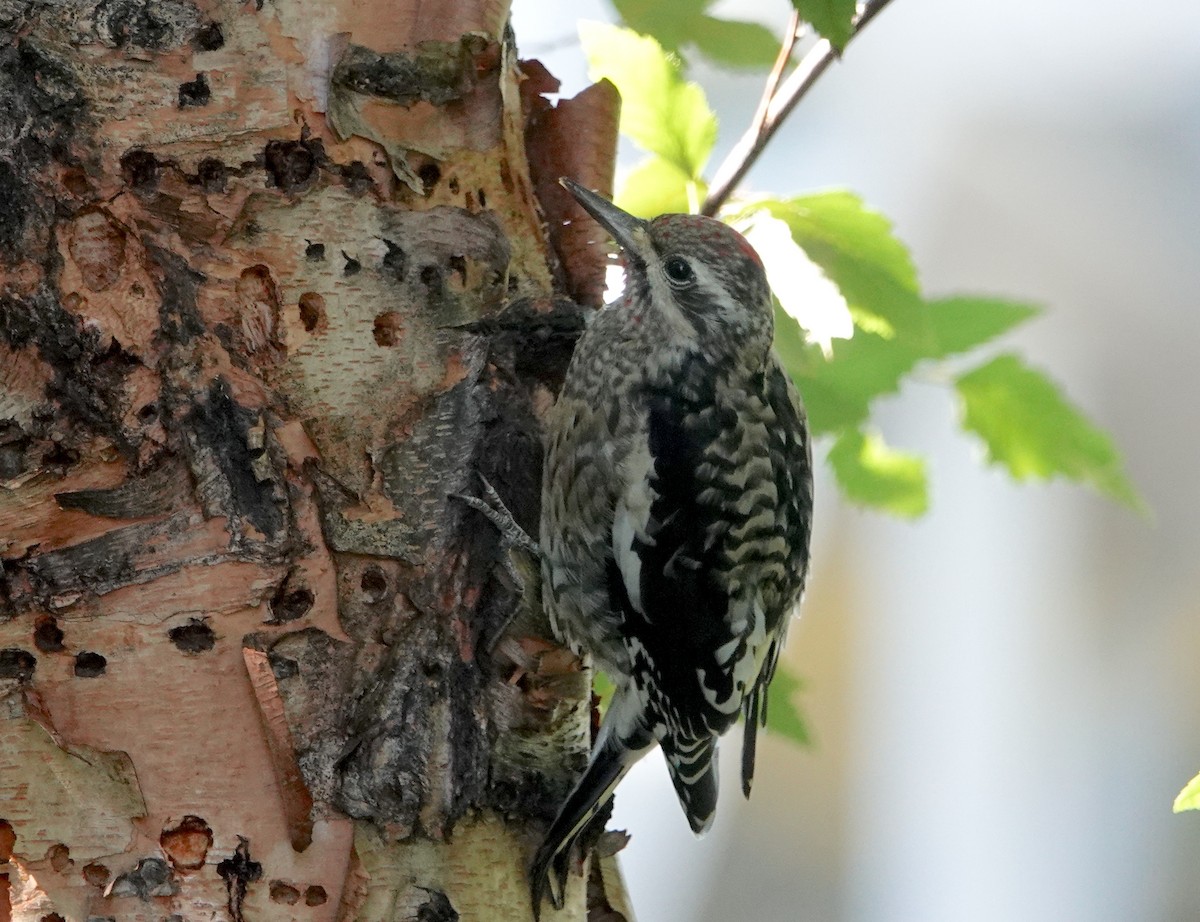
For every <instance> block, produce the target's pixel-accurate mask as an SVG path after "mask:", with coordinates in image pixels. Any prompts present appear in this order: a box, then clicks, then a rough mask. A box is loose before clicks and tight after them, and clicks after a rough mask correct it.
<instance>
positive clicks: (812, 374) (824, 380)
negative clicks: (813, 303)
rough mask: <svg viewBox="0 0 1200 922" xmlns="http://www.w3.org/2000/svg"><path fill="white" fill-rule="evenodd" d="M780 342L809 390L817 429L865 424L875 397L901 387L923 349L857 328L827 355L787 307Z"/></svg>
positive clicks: (787, 363)
mask: <svg viewBox="0 0 1200 922" xmlns="http://www.w3.org/2000/svg"><path fill="white" fill-rule="evenodd" d="M775 348H776V351H777V352H778V353H779V357H780V360H781V361H782V362H783V364H784V367H785V368H786V369H787V370H788V372H789V373H790V374H791V376H792V378H793V379H794V380H795V381H796V386H797V387H799V388H800V393H801V394H802V395H803V396H804V403H805V406H806V407H807V408H808V423H809V426H810V427H811V428H812V431H813V434H814V435H823V434H826V433H831V432H833V433H840V432H842V431H844V430H846V429H855V428H858V427H859V426H861V425H862V424H863V423H864V422H865V421H866V419H867V416H868V415H869V413H870V408H871V401H872V400H874V399H875V398H876V397H879V396H881V395H883V394H889V393H891V392H893V391H895V390H896V389H897V388H899V386H900V379H901V378H903V377H904V375H905V374H907V373H908V372H909V371H911V370H912V368H913V366H914V365H916V364H917V362H918V361H920V359H921V358H922V356H923V355H924V353H923V352H922V351H921V350H919V349H916V348H914V347H913V346H911V345H909V344H907V343H905V342H902V341H900V340H897V339H884V338H883V337H882V336H877V335H875V334H874V333H864V332H863V331H862V330H855V332H854V336H853V337H852V338H851V339H835V340H833V343H832V346H831V354H830V356H829V357H828V358H826V357H825V356H824V355H823V354H822V352H821V350H820V348H819V347H817V346H816V345H813V344H810V343H806V342H805V341H804V334H803V333H802V332H801V330H800V325H799V324H798V323H796V321H795V320H794V319H793V318H792V317H791V316H789V315H788V314H786V313H785V312H784V311H783V310H782V308H776V310H775Z"/></svg>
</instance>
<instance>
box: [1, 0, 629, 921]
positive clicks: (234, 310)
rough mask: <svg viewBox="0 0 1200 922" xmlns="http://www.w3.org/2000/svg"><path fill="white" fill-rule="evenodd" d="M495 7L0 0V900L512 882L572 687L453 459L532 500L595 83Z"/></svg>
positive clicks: (116, 903) (607, 164)
mask: <svg viewBox="0 0 1200 922" xmlns="http://www.w3.org/2000/svg"><path fill="white" fill-rule="evenodd" d="M507 19H508V8H507V3H506V2H504V0H445V2H438V3H431V2H420V0H326V2H315V0H314V2H304V0H257V2H253V0H252V2H249V3H245V2H235V0H67V2H63V0H55V2H50V0H0V30H2V31H0V563H2V570H0V919H4V918H7V917H11V918H13V919H18V920H52V922H53V920H64V919H66V920H80V922H82V920H85V919H103V918H111V919H119V920H122V922H126V920H128V922H141V920H145V922H160V920H162V919H164V918H170V919H183V920H193V919H195V920H201V919H202V920H210V919H228V920H233V922H242V920H276V919H278V920H303V922H310V920H311V922H323V920H334V919H371V920H383V919H396V920H411V919H419V920H439V922H445V920H452V919H463V920H472V919H487V920H509V919H513V920H526V919H529V918H530V916H531V911H530V907H529V901H528V890H527V884H526V879H525V866H526V862H527V858H528V855H529V853H530V851H531V849H532V847H533V845H534V844H535V842H536V839H537V837H538V834H539V833H540V831H541V829H542V828H543V825H544V823H545V821H546V820H547V819H548V818H549V817H550V816H551V815H552V814H553V811H554V807H555V805H556V804H557V803H558V801H559V799H560V798H561V797H562V796H563V794H564V793H565V790H566V787H567V785H568V784H569V781H570V779H571V777H572V775H573V773H574V772H575V771H576V770H577V769H578V768H579V767H580V766H581V764H582V761H583V759H584V755H585V752H586V749H587V742H588V718H589V713H590V709H589V706H588V699H589V689H588V683H587V680H586V676H585V675H584V674H583V673H582V672H581V671H580V669H579V664H578V662H577V661H575V660H574V659H573V658H572V657H570V656H569V655H567V654H565V653H564V652H563V651H561V650H558V649H557V648H556V647H554V645H553V644H550V643H548V642H547V641H546V640H545V639H544V636H545V630H544V626H543V625H542V624H541V618H540V605H539V604H538V603H537V602H536V586H533V585H531V586H528V587H527V591H526V593H525V595H524V602H525V604H524V606H523V607H522V608H521V609H520V612H521V613H520V614H519V617H518V619H517V621H516V623H515V624H514V626H513V627H512V629H510V630H509V631H508V632H507V633H505V634H504V635H503V637H500V632H501V628H502V625H503V623H504V620H505V618H506V617H507V616H508V615H509V614H510V613H511V612H512V611H513V610H514V606H517V603H518V599H519V594H518V593H517V592H516V591H515V590H514V587H513V586H512V585H511V583H510V581H508V580H507V579H506V578H504V576H503V570H502V568H501V567H500V566H499V564H500V556H501V553H502V550H501V549H500V547H499V544H498V540H497V536H496V533H495V530H494V529H493V528H492V526H491V525H490V524H489V523H487V522H486V520H485V519H484V518H483V517H482V516H480V515H479V514H478V513H477V512H475V511H473V510H471V509H469V508H467V507H466V506H465V505H464V504H462V503H461V502H459V501H457V500H455V499H453V498H452V494H455V493H471V494H474V493H478V491H479V482H478V479H477V472H479V473H482V474H484V475H485V476H486V477H487V478H488V479H489V480H490V481H491V482H492V483H493V484H495V485H496V487H497V489H498V490H499V491H500V493H501V494H502V495H503V496H504V498H505V500H506V502H507V503H508V504H509V505H510V508H512V509H513V511H514V514H515V515H516V517H517V519H518V520H519V522H520V523H521V524H522V525H523V526H524V527H525V528H526V529H527V530H530V531H535V528H536V521H537V496H538V488H539V481H540V463H541V444H540V436H539V427H538V415H539V413H540V412H541V411H542V410H543V409H544V408H545V407H546V406H547V405H548V404H549V403H550V402H551V401H552V400H553V393H554V391H555V390H556V388H557V386H558V382H559V381H560V379H561V376H562V373H563V370H564V369H565V363H566V361H567V359H568V357H569V354H570V350H571V347H572V345H573V339H574V336H575V335H576V334H577V332H578V328H579V323H580V316H581V313H580V310H579V308H578V307H577V305H579V304H594V303H595V302H596V301H597V300H598V297H599V283H600V275H601V273H602V267H601V263H600V261H599V259H598V258H597V256H595V255H593V254H592V253H591V252H590V251H589V250H588V247H587V244H586V237H587V234H586V231H584V230H583V228H582V225H574V226H571V225H568V226H564V219H566V218H570V217H571V216H572V213H571V212H569V211H568V210H567V209H568V206H567V204H566V202H565V201H564V199H565V196H559V195H558V194H557V193H558V190H557V187H556V186H555V185H554V181H555V180H556V179H557V177H558V176H559V175H560V174H564V173H567V174H571V175H574V176H576V177H577V178H579V179H580V180H581V181H582V182H584V183H585V184H587V185H591V186H593V187H601V188H603V187H605V186H607V185H608V184H609V183H610V182H611V170H612V158H613V152H614V147H615V129H616V107H617V102H616V99H615V94H614V92H613V91H612V89H611V87H610V86H608V85H607V84H603V85H599V86H596V87H592V88H591V89H590V90H588V91H585V93H584V94H582V95H581V96H580V97H577V98H576V99H575V100H569V101H566V102H563V103H560V104H559V105H558V107H557V108H555V107H553V106H551V105H550V104H549V103H548V102H546V101H545V100H544V99H543V98H542V97H541V96H540V95H539V93H540V92H544V91H546V90H550V89H553V88H554V85H553V79H552V78H551V77H549V75H548V74H546V73H545V71H544V70H543V69H541V67H540V65H537V64H536V63H531V64H528V65H522V64H520V63H518V61H517V60H516V55H515V46H514V43H513V40H512V36H511V34H510V33H509V31H508V28H507ZM575 217H576V218H578V217H580V216H579V215H575ZM570 269H573V270H574V271H573V272H572V271H568V270H570ZM605 879H610V877H609V875H608V874H601V873H599V872H595V873H593V874H592V875H591V882H592V886H590V887H587V888H585V887H583V886H582V885H581V880H582V878H577V879H576V880H575V881H574V887H573V892H572V893H571V900H570V902H569V903H568V907H567V909H566V910H564V911H563V913H561V915H560V916H556V914H554V913H553V912H551V911H549V908H547V912H546V914H545V915H544V916H543V918H555V917H561V918H571V919H581V918H583V917H584V912H585V902H586V903H588V904H590V909H591V912H592V917H593V918H612V919H619V918H621V915H620V913H618V912H617V911H615V910H614V909H613V905H614V904H616V903H618V902H619V901H618V899H617V897H616V896H606V894H605V892H604V886H603V881H604V880H605ZM585 891H590V896H588V897H587V898H586V899H585ZM620 908H621V907H620V906H617V907H616V909H618V910H619V909H620ZM610 912H611V913H612V914H611V915H608V913H610Z"/></svg>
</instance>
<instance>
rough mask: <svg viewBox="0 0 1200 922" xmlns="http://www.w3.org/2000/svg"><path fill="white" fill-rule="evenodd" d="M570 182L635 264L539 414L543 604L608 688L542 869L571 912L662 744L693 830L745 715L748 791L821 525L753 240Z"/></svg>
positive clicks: (543, 850)
mask: <svg viewBox="0 0 1200 922" xmlns="http://www.w3.org/2000/svg"><path fill="white" fill-rule="evenodd" d="M560 183H561V184H562V185H563V186H564V187H565V188H566V189H567V191H568V192H570V194H571V195H572V196H573V197H574V198H575V200H576V201H577V202H578V203H579V204H580V205H581V206H582V208H583V209H584V210H585V211H586V212H587V213H588V214H590V215H591V216H592V217H593V218H594V219H595V220H596V221H597V222H598V223H599V224H600V225H601V226H602V227H603V228H604V229H605V230H607V231H608V233H609V234H611V236H612V237H613V239H614V240H615V241H616V243H617V244H618V245H619V246H620V247H621V249H622V250H623V251H624V261H625V269H626V283H625V289H624V293H623V295H622V296H621V297H620V298H618V299H617V300H616V301H614V302H613V303H611V304H609V305H607V306H605V307H603V308H602V309H600V310H599V311H598V312H596V313H595V314H594V316H592V317H591V319H590V321H589V323H588V325H587V327H586V329H585V330H584V332H583V334H582V335H581V337H580V339H579V341H578V343H577V344H576V347H575V351H574V354H573V356H572V358H571V362H570V364H569V366H568V370H567V372H566V376H565V379H564V382H563V386H562V390H561V392H560V394H559V396H558V399H557V401H556V403H555V405H554V407H553V408H552V410H551V411H550V413H549V417H548V420H547V424H546V432H547V438H546V455H545V461H544V466H543V481H542V510H541V519H540V528H539V536H538V545H539V547H540V554H541V570H542V593H543V607H544V609H545V611H546V615H547V617H548V620H549V624H550V627H551V629H552V631H553V632H554V634H555V636H556V637H557V638H558V640H559V641H560V642H562V643H563V644H564V645H566V646H567V647H569V648H570V649H571V650H573V651H575V652H576V653H577V654H579V655H580V657H581V658H583V659H584V660H585V662H590V663H591V664H592V665H593V666H594V667H595V668H597V669H600V670H602V671H603V672H604V673H606V674H607V675H608V677H609V678H610V679H611V680H612V682H613V684H614V691H613V695H612V698H611V701H610V703H609V705H608V709H607V711H606V712H605V714H604V717H603V719H602V721H601V724H600V728H599V731H598V733H597V736H596V740H595V742H594V744H593V746H592V750H591V754H590V757H589V760H588V763H587V767H586V769H585V770H584V772H583V774H582V776H581V777H580V778H579V779H578V781H577V782H576V784H575V785H574V787H573V788H572V789H571V791H570V793H569V794H568V796H567V798H566V800H565V801H564V802H563V804H562V806H561V807H560V809H559V810H558V813H557V816H556V817H555V819H554V820H553V822H552V823H551V824H550V826H549V828H548V831H547V832H546V834H545V837H544V839H543V841H542V843H541V845H540V847H539V848H538V850H537V852H536V853H535V855H534V857H533V861H532V863H531V867H530V893H531V899H532V902H533V906H534V910H535V914H537V913H540V909H541V906H542V903H543V900H544V899H545V897H546V896H547V895H548V896H549V898H550V900H551V902H552V903H553V904H554V905H555V906H556V907H560V908H561V906H562V904H563V897H564V890H565V886H566V880H567V876H568V871H569V866H570V854H571V850H572V846H573V844H574V843H575V841H576V840H577V839H578V838H579V837H580V835H581V833H582V832H583V831H584V830H585V829H586V828H587V826H588V824H589V822H590V821H591V820H592V819H593V818H594V817H595V816H596V814H597V813H599V812H600V811H601V810H602V809H603V807H604V806H605V805H606V804H607V802H608V801H609V800H610V799H611V797H612V794H613V791H614V790H615V788H616V787H617V785H618V783H619V782H620V781H621V779H622V778H623V777H624V776H625V774H626V773H627V772H628V771H629V769H630V767H631V766H632V765H633V764H634V763H635V762H636V761H637V760H638V759H639V758H641V757H642V756H643V755H645V754H646V753H647V752H649V751H651V750H652V749H653V748H654V747H655V746H659V747H661V749H662V752H663V755H664V756H665V759H666V764H667V768H668V770H669V773H670V776H671V780H672V782H673V783H674V787H675V791H676V793H677V795H678V798H679V802H680V805H681V806H682V808H683V812H684V814H685V816H686V817H687V821H688V823H689V825H690V826H691V828H692V830H693V831H694V832H695V833H696V834H697V835H699V834H702V833H704V832H705V831H707V830H708V829H709V827H710V826H711V824H712V822H713V817H714V814H715V812H716V802H717V761H716V754H717V742H718V739H719V738H720V736H721V735H722V734H723V733H725V732H726V731H727V730H728V729H729V728H730V727H731V726H732V725H733V724H734V723H735V722H736V721H737V719H738V717H739V715H740V716H742V717H744V718H745V732H744V736H743V748H742V765H741V768H742V789H743V792H744V793H745V795H746V796H747V797H749V796H750V786H751V781H752V779H753V775H754V760H755V742H756V734H757V730H758V727H759V725H760V724H761V723H765V719H766V713H767V689H768V685H769V683H770V681H771V678H772V675H773V674H774V672H775V668H776V664H777V662H778V659H779V654H780V650H781V649H782V647H783V643H784V638H785V635H786V633H787V628H788V623H789V621H790V620H791V617H792V615H793V613H794V612H795V611H796V609H797V608H798V606H799V604H800V600H801V596H802V595H803V592H804V588H805V583H806V579H807V575H808V568H809V543H810V535H811V530H812V512H813V483H812V451H811V445H810V442H809V431H808V424H807V416H806V414H805V410H804V404H803V402H802V400H801V398H800V395H799V394H798V392H797V390H796V387H795V385H794V383H793V382H792V380H791V378H790V376H789V375H788V373H787V371H786V370H785V369H784V368H783V366H782V364H781V362H780V360H779V357H778V355H777V354H776V353H775V351H774V348H773V346H772V340H773V331H774V309H773V300H772V296H771V290H770V287H769V285H768V283H767V277H766V272H765V269H764V267H763V263H762V260H761V259H760V258H759V256H758V255H757V253H756V252H755V251H754V249H753V247H752V246H751V245H750V243H749V242H748V241H747V240H746V239H745V238H744V237H743V236H742V235H741V234H740V233H738V232H737V231H736V230H735V229H733V228H732V227H729V226H728V225H726V224H724V223H723V222H721V221H719V220H716V219H713V218H707V217H702V216H699V215H687V214H665V215H660V216H659V217H656V218H654V219H653V220H644V219H641V218H637V217H635V216H633V215H631V214H629V213H627V212H625V211H623V210H622V209H620V208H618V207H617V206H616V205H614V204H613V203H612V202H610V201H609V200H608V199H606V198H604V197H602V196H600V195H598V194H596V193H594V192H592V191H590V190H588V189H587V188H585V187H584V186H582V185H580V184H579V183H577V182H575V181H573V180H571V179H568V178H563V179H561V180H560Z"/></svg>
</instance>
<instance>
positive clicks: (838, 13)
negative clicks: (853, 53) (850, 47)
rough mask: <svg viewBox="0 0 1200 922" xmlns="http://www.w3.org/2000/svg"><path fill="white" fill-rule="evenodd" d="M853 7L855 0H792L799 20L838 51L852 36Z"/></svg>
mask: <svg viewBox="0 0 1200 922" xmlns="http://www.w3.org/2000/svg"><path fill="white" fill-rule="evenodd" d="M854 5H855V0H792V6H794V7H795V8H796V10H797V11H798V12H799V13H800V18H801V19H803V20H804V21H805V22H807V23H809V24H810V25H811V26H812V27H813V28H814V29H816V30H817V31H818V32H820V33H821V35H822V36H824V37H825V38H827V39H829V44H831V45H833V47H834V48H837V49H838V50H839V51H840V50H841V49H843V48H845V47H846V42H848V41H849V40H850V36H851V35H852V34H853V28H852V23H853V20H854Z"/></svg>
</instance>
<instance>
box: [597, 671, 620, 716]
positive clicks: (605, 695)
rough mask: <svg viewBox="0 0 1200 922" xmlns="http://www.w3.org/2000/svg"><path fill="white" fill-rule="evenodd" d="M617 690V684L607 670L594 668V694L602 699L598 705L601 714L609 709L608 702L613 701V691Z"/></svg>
mask: <svg viewBox="0 0 1200 922" xmlns="http://www.w3.org/2000/svg"><path fill="white" fill-rule="evenodd" d="M616 690H617V686H616V685H614V684H613V680H612V679H610V678H609V677H608V673H607V672H603V671H602V670H600V669H594V670H592V694H593V695H595V696H596V697H597V698H599V699H600V703H599V704H598V705H597V707H598V708H599V710H600V713H601V714H603V713H604V712H605V711H607V710H608V703H609V702H610V701H612V696H613V692H614V691H616Z"/></svg>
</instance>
